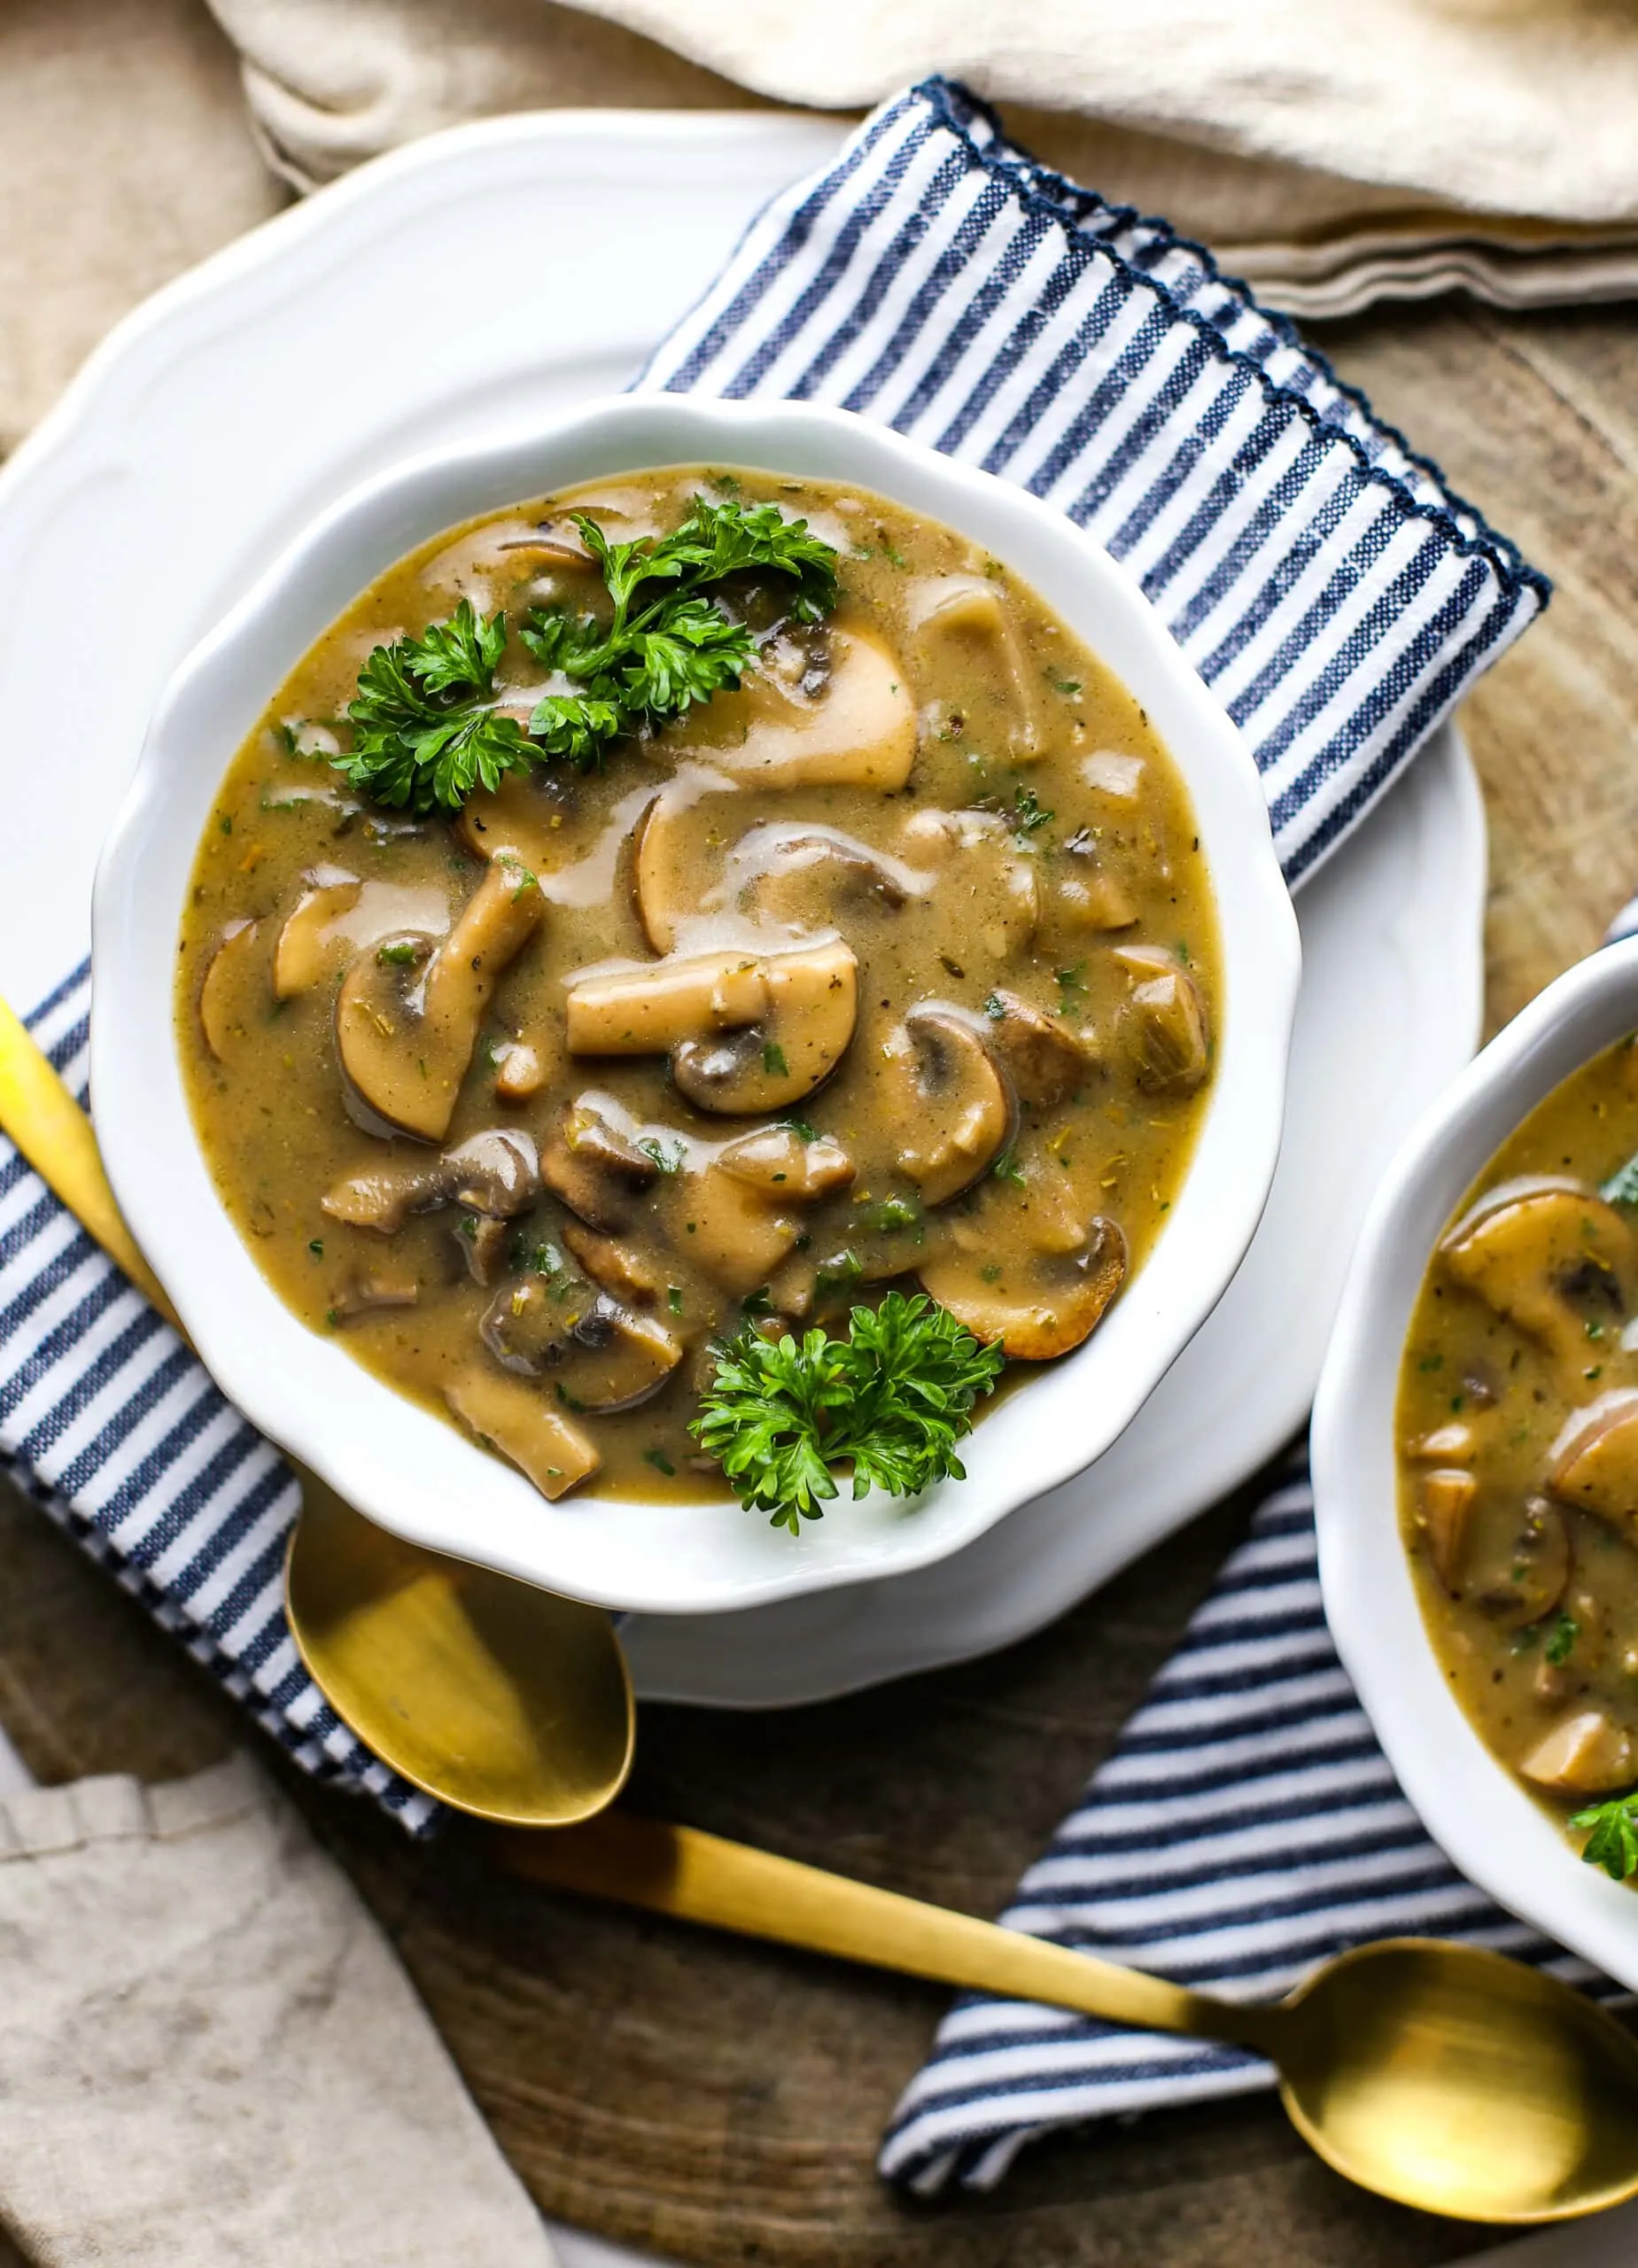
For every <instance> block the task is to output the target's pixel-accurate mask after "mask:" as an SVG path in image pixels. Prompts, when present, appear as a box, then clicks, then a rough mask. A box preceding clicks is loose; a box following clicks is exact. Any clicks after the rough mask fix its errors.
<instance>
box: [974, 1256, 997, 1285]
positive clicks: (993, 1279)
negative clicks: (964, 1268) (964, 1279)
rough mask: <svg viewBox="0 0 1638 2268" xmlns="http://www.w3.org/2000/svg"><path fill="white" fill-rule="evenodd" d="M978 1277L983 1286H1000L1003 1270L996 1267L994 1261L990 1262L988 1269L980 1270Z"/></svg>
mask: <svg viewBox="0 0 1638 2268" xmlns="http://www.w3.org/2000/svg"><path fill="white" fill-rule="evenodd" d="M978 1276H979V1281H980V1282H981V1283H983V1284H998V1283H999V1282H1000V1281H1001V1270H999V1269H998V1267H997V1266H996V1263H995V1262H994V1261H993V1260H992V1261H991V1262H990V1264H989V1265H988V1267H985V1268H981V1269H980V1270H979V1271H978Z"/></svg>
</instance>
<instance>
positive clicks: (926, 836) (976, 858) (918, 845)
mask: <svg viewBox="0 0 1638 2268" xmlns="http://www.w3.org/2000/svg"><path fill="white" fill-rule="evenodd" d="M900 840H901V841H902V843H904V849H905V850H906V851H907V852H908V853H909V855H910V857H911V858H912V859H914V860H916V861H917V862H918V863H920V862H921V861H923V860H926V861H930V862H931V863H932V864H933V865H934V866H935V867H936V869H937V870H938V873H939V875H940V880H939V882H938V889H939V892H940V896H941V897H942V898H943V901H944V902H945V903H946V904H950V903H951V902H952V901H953V903H954V904H955V905H959V907H960V908H961V914H962V921H963V927H964V934H965V936H966V937H967V939H968V940H969V950H970V951H972V952H973V953H974V954H975V955H976V954H982V955H984V956H986V957H987V958H988V959H990V960H995V961H1005V960H1012V959H1016V958H1017V956H1018V955H1019V954H1021V952H1023V951H1025V950H1026V948H1027V947H1028V946H1029V942H1030V940H1031V938H1032V937H1033V936H1035V933H1036V928H1037V927H1038V926H1039V923H1040V919H1041V891H1040V884H1039V882H1038V881H1037V879H1036V866H1037V865H1038V863H1039V862H1038V861H1037V860H1036V858H1032V857H1031V856H1030V855H1029V852H1027V851H1024V850H1020V849H1019V847H1018V844H1017V843H1016V841H1015V840H1014V838H1013V830H1012V828H1011V827H1009V826H1008V825H1007V823H1006V821H1005V819H1002V818H1001V817H1000V816H999V815H998V813H997V812H979V811H959V812H947V811H937V810H928V811H920V812H916V813H915V814H914V815H913V817H912V818H910V819H906V820H905V822H904V829H903V832H902V835H901V836H900ZM964 957H965V956H964Z"/></svg>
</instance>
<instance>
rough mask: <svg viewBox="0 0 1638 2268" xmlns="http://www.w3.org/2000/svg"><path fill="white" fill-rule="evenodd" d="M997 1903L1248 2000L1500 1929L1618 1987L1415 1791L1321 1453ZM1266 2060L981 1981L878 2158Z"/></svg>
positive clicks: (1195, 2093)
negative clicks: (1322, 1509)
mask: <svg viewBox="0 0 1638 2268" xmlns="http://www.w3.org/2000/svg"><path fill="white" fill-rule="evenodd" d="M1001 1920H1002V1922H1003V1923H1004V1924H1005V1927H1006V1928H1008V1929H1012V1930H1028V1931H1029V1932H1030V1933H1031V1934H1032V1935H1034V1936H1036V1937H1042V1938H1052V1939H1054V1940H1056V1941H1057V1942H1058V1943H1060V1944H1063V1945H1069V1946H1081V1947H1084V1948H1085V1949H1086V1950H1088V1951H1092V1952H1097V1953H1102V1954H1105V1955H1106V1956H1107V1957H1108V1958H1109V1959H1110V1960H1113V1961H1125V1962H1129V1963H1130V1964H1131V1965H1133V1966H1135V1967H1138V1968H1145V1969H1154V1970H1156V1971H1158V1972H1159V1973H1160V1974H1161V1975H1162V1976H1165V1977H1172V1978H1175V1979H1176V1981H1177V1982H1178V1983H1179V1984H1188V1985H1197V1986H1199V1987H1201V1988H1203V1989H1208V1990H1212V1991H1216V1992H1223V1993H1224V1994H1225V1995H1227V1996H1228V1997H1230V1998H1238V1999H1244V2000H1273V1999H1276V1998H1277V1996H1278V1995H1279V1994H1281V1993H1282V1992H1287V1991H1288V1990H1289V1989H1290V1988H1291V1987H1292V1986H1293V1985H1295V1984H1296V1983H1298V1982H1299V1980H1300V1978H1301V1977H1303V1976H1304V1975H1306V1974H1307V1972H1308V1970H1309V1969H1311V1968H1313V1967H1314V1965H1315V1964H1316V1962H1318V1961H1323V1960H1324V1959H1325V1958H1326V1957H1327V1955H1329V1954H1331V1953H1340V1952H1342V1951H1343V1950H1344V1949H1345V1948H1346V1947H1347V1946H1353V1945H1358V1944H1361V1943H1362V1942H1364V1941H1365V1940H1366V1939H1369V1938H1391V1937H1401V1936H1411V1937H1448V1938H1459V1939H1461V1940H1462V1941H1463V1943H1465V1944H1469V1945H1478V1946H1490V1947H1492V1948H1494V1950H1495V1951H1497V1952H1499V1953H1514V1954H1517V1955H1518V1957H1519V1958H1521V1959H1523V1960H1525V1961H1533V1962H1536V1963H1539V1964H1540V1965H1541V1967H1543V1968H1546V1969H1550V1970H1551V1971H1552V1972H1553V1974H1554V1975H1555V1976H1558V1977H1564V1979H1565V1980H1566V1981H1567V1982H1570V1983H1572V1984H1577V1985H1586V1986H1588V1988H1589V1989H1591V1990H1593V1991H1594V1992H1596V1993H1598V1994H1599V1995H1600V1997H1605V1998H1614V1997H1618V1988H1617V1987H1616V1986H1615V1985H1612V1984H1611V1982H1610V1981H1609V1979H1607V1978H1605V1977H1601V1976H1600V1975H1599V1974H1598V1973H1597V1972H1596V1971H1595V1970H1594V1969H1590V1968H1589V1967H1588V1964H1587V1963H1586V1962H1585V1961H1581V1960H1580V1958H1579V1957H1578V1956H1576V1955H1575V1954H1573V1953H1564V1952H1562V1951H1561V1950H1560V1949H1559V1948H1558V1947H1556V1946H1552V1945H1550V1944H1549V1942H1548V1941H1547V1939H1545V1938H1541V1937H1539V1936H1538V1935H1537V1934H1536V1932H1535V1931H1534V1930H1531V1929H1529V1928H1528V1927H1527V1926H1526V1925H1525V1923H1524V1922H1517V1921H1515V1920H1514V1919H1513V1918H1512V1916H1511V1915H1508V1914H1505V1913H1503V1912H1502V1909H1501V1907H1498V1906H1495V1905H1493V1904H1492V1903H1491V1901H1490V1900H1489V1899H1487V1898H1486V1897H1485V1896H1484V1894H1483V1893H1482V1892H1481V1891H1477V1890H1475V1889H1474V1888H1473V1886H1472V1884H1471V1883H1468V1882H1465V1881H1463V1878H1462V1876H1460V1875H1458V1874H1457V1873H1456V1869H1455V1868H1453V1867H1452V1866H1451V1864H1450V1862H1449V1860H1448V1859H1446V1858H1445V1856H1444V1855H1443V1853H1442V1852H1440V1851H1439V1850H1438V1849H1437V1848H1436V1847H1435V1845H1433V1844H1432V1842H1431V1841H1430V1840H1429V1838H1428V1837H1427V1835H1426V1833H1425V1830H1424V1829H1423V1828H1422V1826H1421V1825H1420V1823H1419V1822H1418V1821H1417V1816H1416V1814H1415V1813H1414V1812H1413V1811H1412V1810H1411V1808H1410V1806H1409V1804H1408V1803H1407V1802H1406V1800H1405V1798H1404V1797H1403V1796H1402V1795H1401V1793H1400V1790H1399V1787H1398V1784H1397V1783H1396V1782H1395V1781H1394V1779H1393V1774H1392V1773H1391V1772H1390V1771H1389V1769H1388V1765H1387V1759H1386V1758H1385V1757H1384V1755H1383V1753H1382V1751H1381V1750H1380V1748H1379V1747H1378V1745H1377V1742H1376V1738H1375V1736H1374V1735H1373V1734H1372V1732H1371V1729H1370V1725H1369V1724H1368V1723H1367V1721H1366V1719H1365V1715H1364V1713H1363V1711H1362V1709H1361V1707H1360V1705H1359V1703H1358V1701H1357V1700H1356V1699H1355V1696H1354V1690H1353V1688H1352V1687H1351V1686H1350V1685H1349V1683H1348V1681H1347V1675H1346V1674H1345V1673H1344V1671H1343V1668H1342V1665H1341V1663H1340V1662H1339V1660H1338V1658H1337V1654H1336V1649H1335V1648H1334V1646H1333V1645H1332V1644H1331V1634H1330V1632H1329V1631H1328V1630H1327V1628H1326V1627H1325V1617H1324V1612H1323V1610H1322V1608H1321V1605H1320V1594H1319V1577H1318V1573H1317V1566H1316V1545H1315V1534H1314V1501H1313V1496H1312V1494H1311V1492H1310V1490H1309V1487H1308V1480H1307V1478H1306V1475H1303V1476H1299V1477H1295V1478H1293V1479H1292V1480H1289V1481H1288V1482H1287V1483H1286V1484H1285V1485H1284V1486H1282V1487H1278V1488H1277V1489H1276V1490H1275V1492H1274V1493H1273V1494H1272V1495H1270V1496H1269V1498H1268V1499H1267V1501H1266V1502H1265V1503H1263V1504H1262V1505H1261V1507H1260V1509H1259V1511H1258V1512H1257V1514H1256V1516H1255V1518H1254V1520H1253V1522H1252V1526H1251V1533H1250V1534H1249V1536H1248V1537H1247V1539H1246V1542H1244V1543H1243V1544H1242V1545H1241V1546H1240V1548H1239V1549H1238V1550H1237V1551H1236V1552H1235V1553H1234V1554H1233V1555H1232V1557H1230V1559H1229V1561H1228V1562H1227V1564H1226V1565H1225V1566H1224V1568H1223V1573H1222V1574H1221V1575H1220V1577H1219V1578H1218V1580H1217V1583H1216V1585H1215V1588H1214V1589H1213V1591H1212V1592H1211V1595H1210V1596H1209V1597H1208V1598H1207V1600H1206V1603H1205V1604H1204V1605H1202V1606H1201V1607H1200V1608H1199V1611H1198V1612H1197V1613H1196V1614H1195V1616H1194V1618H1193V1619H1192V1621H1191V1623H1190V1624H1189V1627H1188V1630H1187V1632H1186V1633H1185V1635H1184V1641H1183V1643H1182V1645H1181V1647H1180V1648H1179V1650H1178V1651H1177V1652H1176V1655H1174V1656H1173V1658H1172V1659H1171V1660H1170V1661H1169V1662H1168V1664H1167V1665H1166V1666H1165V1668H1164V1669H1163V1670H1162V1671H1161V1674H1160V1675H1159V1676H1158V1677H1157V1678H1156V1679H1155V1681H1154V1683H1153V1686H1151V1688H1150V1689H1149V1693H1148V1696H1147V1697H1146V1699H1145V1702H1144V1705H1143V1706H1142V1707H1141V1708H1140V1709H1139V1710H1138V1712H1137V1715H1136V1716H1135V1717H1133V1719H1132V1720H1131V1721H1130V1724H1129V1725H1128V1726H1127V1728H1126V1730H1125V1731H1124V1733H1122V1736H1121V1739H1120V1741H1119V1743H1118V1744H1117V1745H1116V1747H1115V1749H1114V1752H1113V1753H1112V1754H1111V1755H1110V1757H1109V1758H1108V1759H1107V1761H1106V1762H1105V1763H1104V1764H1103V1765H1102V1766H1101V1767H1099V1769H1098V1772H1097V1773H1096V1774H1095V1775H1094V1776H1093V1778H1092V1780H1091V1784H1090V1785H1089V1786H1088V1788H1087V1790H1086V1794H1085V1797H1084V1798H1083V1801H1082V1803H1081V1804H1080V1805H1079V1806H1077V1808H1076V1809H1075V1811H1073V1812H1072V1813H1071V1814H1070V1815H1069V1816H1068V1818H1067V1819H1066V1820H1065V1821H1064V1822H1063V1824H1062V1826H1061V1827H1060V1829H1059V1830H1058V1832H1057V1834H1056V1835H1055V1836H1054V1837H1053V1839H1052V1845H1051V1847H1050V1849H1049V1850H1048V1851H1047V1852H1046V1853H1045V1855H1044V1857H1043V1858H1041V1859H1040V1860H1038V1861H1037V1862H1036V1865H1034V1866H1033V1867H1031V1868H1030V1869H1029V1872H1028V1874H1026V1875H1025V1876H1024V1878H1023V1880H1022V1881H1021V1883H1020V1884H1019V1886H1018V1892H1017V1895H1016V1897H1015V1898H1014V1899H1013V1903H1012V1905H1011V1906H1010V1907H1008V1908H1007V1910H1006V1912H1005V1914H1004V1915H1002V1916H1001ZM1273 2083H1274V2071H1273V2068H1272V2066H1271V2065H1269V2063H1266V2062H1263V2061H1262V2060H1261V2058H1260V2057H1259V2056H1256V2055H1254V2054H1251V2053H1249V2052H1248V2051H1247V2050H1246V2049H1244V2048H1238V2047H1218V2046H1216V2045H1215V2044H1214V2043H1212V2042H1210V2041H1202V2040H1193V2039H1173V2038H1169V2037H1168V2036H1167V2035H1165V2034H1163V2033H1161V2032H1144V2031H1123V2030H1122V2029H1120V2028H1118V2027H1117V2026H1115V2025H1113V2024H1106V2023H1098V2021H1096V2020H1095V2019H1094V2018H1092V2017H1090V2016H1072V2015H1070V2014H1068V2013H1067V2011H1065V2010H1062V2009H1056V2008H1040V2007H1037V2006H1036V2005H1034V2004H1032V2003H1030V2002H1028V2001H1022V2000H995V1999H991V1998H990V1997H989V1996H987V1995H982V1994H976V1993H974V1994H968V1995H965V1996H964V1997H963V1998H962V1999H961V2000H958V2001H957V2003H956V2004H955V2006H954V2008H952V2009H951V2013H950V2014H949V2015H948V2016H946V2017H945V2018H944V2020H943V2023H942V2024H941V2025H940V2026H939V2029H938V2033H937V2037H936V2039H935V2041H934V2046H933V2051H932V2054H931V2056H930V2058H929V2060H928V2062H927V2064H926V2065H925V2067H924V2068H923V2069H922V2070H921V2071H920V2073H919V2074H918V2076H917V2077H916V2078H914V2079H913V2080H912V2082H911V2084H910V2085H909V2086H908V2087H907V2088H906V2089H905V2091H904V2096H903V2098H902V2099H901V2101H900V2102H899V2105H898V2108H897V2111H896V2112H895V2114H894V2117H893V2123H892V2125H891V2127H890V2128H889V2132H888V2135H887V2138H886V2140H885V2141H884V2143H883V2145H882V2149H881V2160H880V2163H881V2171H882V2173H883V2174H884V2175H886V2176H887V2178H888V2179H889V2180H892V2181H895V2182H898V2183H900V2184H902V2185H904V2186H905V2187H907V2188H910V2189H912V2190H913V2191H915V2192H916V2193H918V2194H933V2193H934V2192H935V2191H936V2190H938V2189H940V2188H941V2187H943V2186H944V2184H946V2183H947V2182H949V2181H951V2179H955V2180H958V2181H959V2182H962V2183H964V2184H966V2186H969V2187H973V2188H977V2189H988V2188H990V2187H992V2186H994V2184H995V2183H996V2182H998V2180H999V2179H1001V2177H1002V2175H1003V2174H1004V2173H1005V2171H1006V2170H1007V2168H1008V2167H1009V2166H1010V2165H1011V2164H1012V2163H1013V2159H1014V2158H1015V2157H1016V2155H1018V2152H1019V2151H1020V2150H1021V2148H1023V2146H1024V2144H1025V2143H1027V2142H1029V2141H1032V2140H1035V2139H1036V2137H1037V2136H1039V2135H1042V2134H1044V2133H1048V2132H1052V2130H1053V2129H1055V2128H1060V2127H1064V2126H1071V2125H1077V2124H1083V2123H1084V2122H1085V2121H1086V2120H1089V2119H1093V2118H1106V2117H1112V2116H1114V2115H1117V2114H1121V2113H1126V2114H1130V2113H1132V2112H1135V2111H1140V2110H1148V2109H1153V2108H1155V2107H1156V2106H1158V2105H1160V2104H1162V2103H1165V2104H1172V2103H1184V2102H1204V2101H1213V2100H1215V2099H1216V2098H1218V2097H1221V2096H1223V2095H1233V2094H1246V2093H1251V2092H1252V2091H1254V2089H1257V2088H1260V2087H1266V2086H1271V2085H1273Z"/></svg>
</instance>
